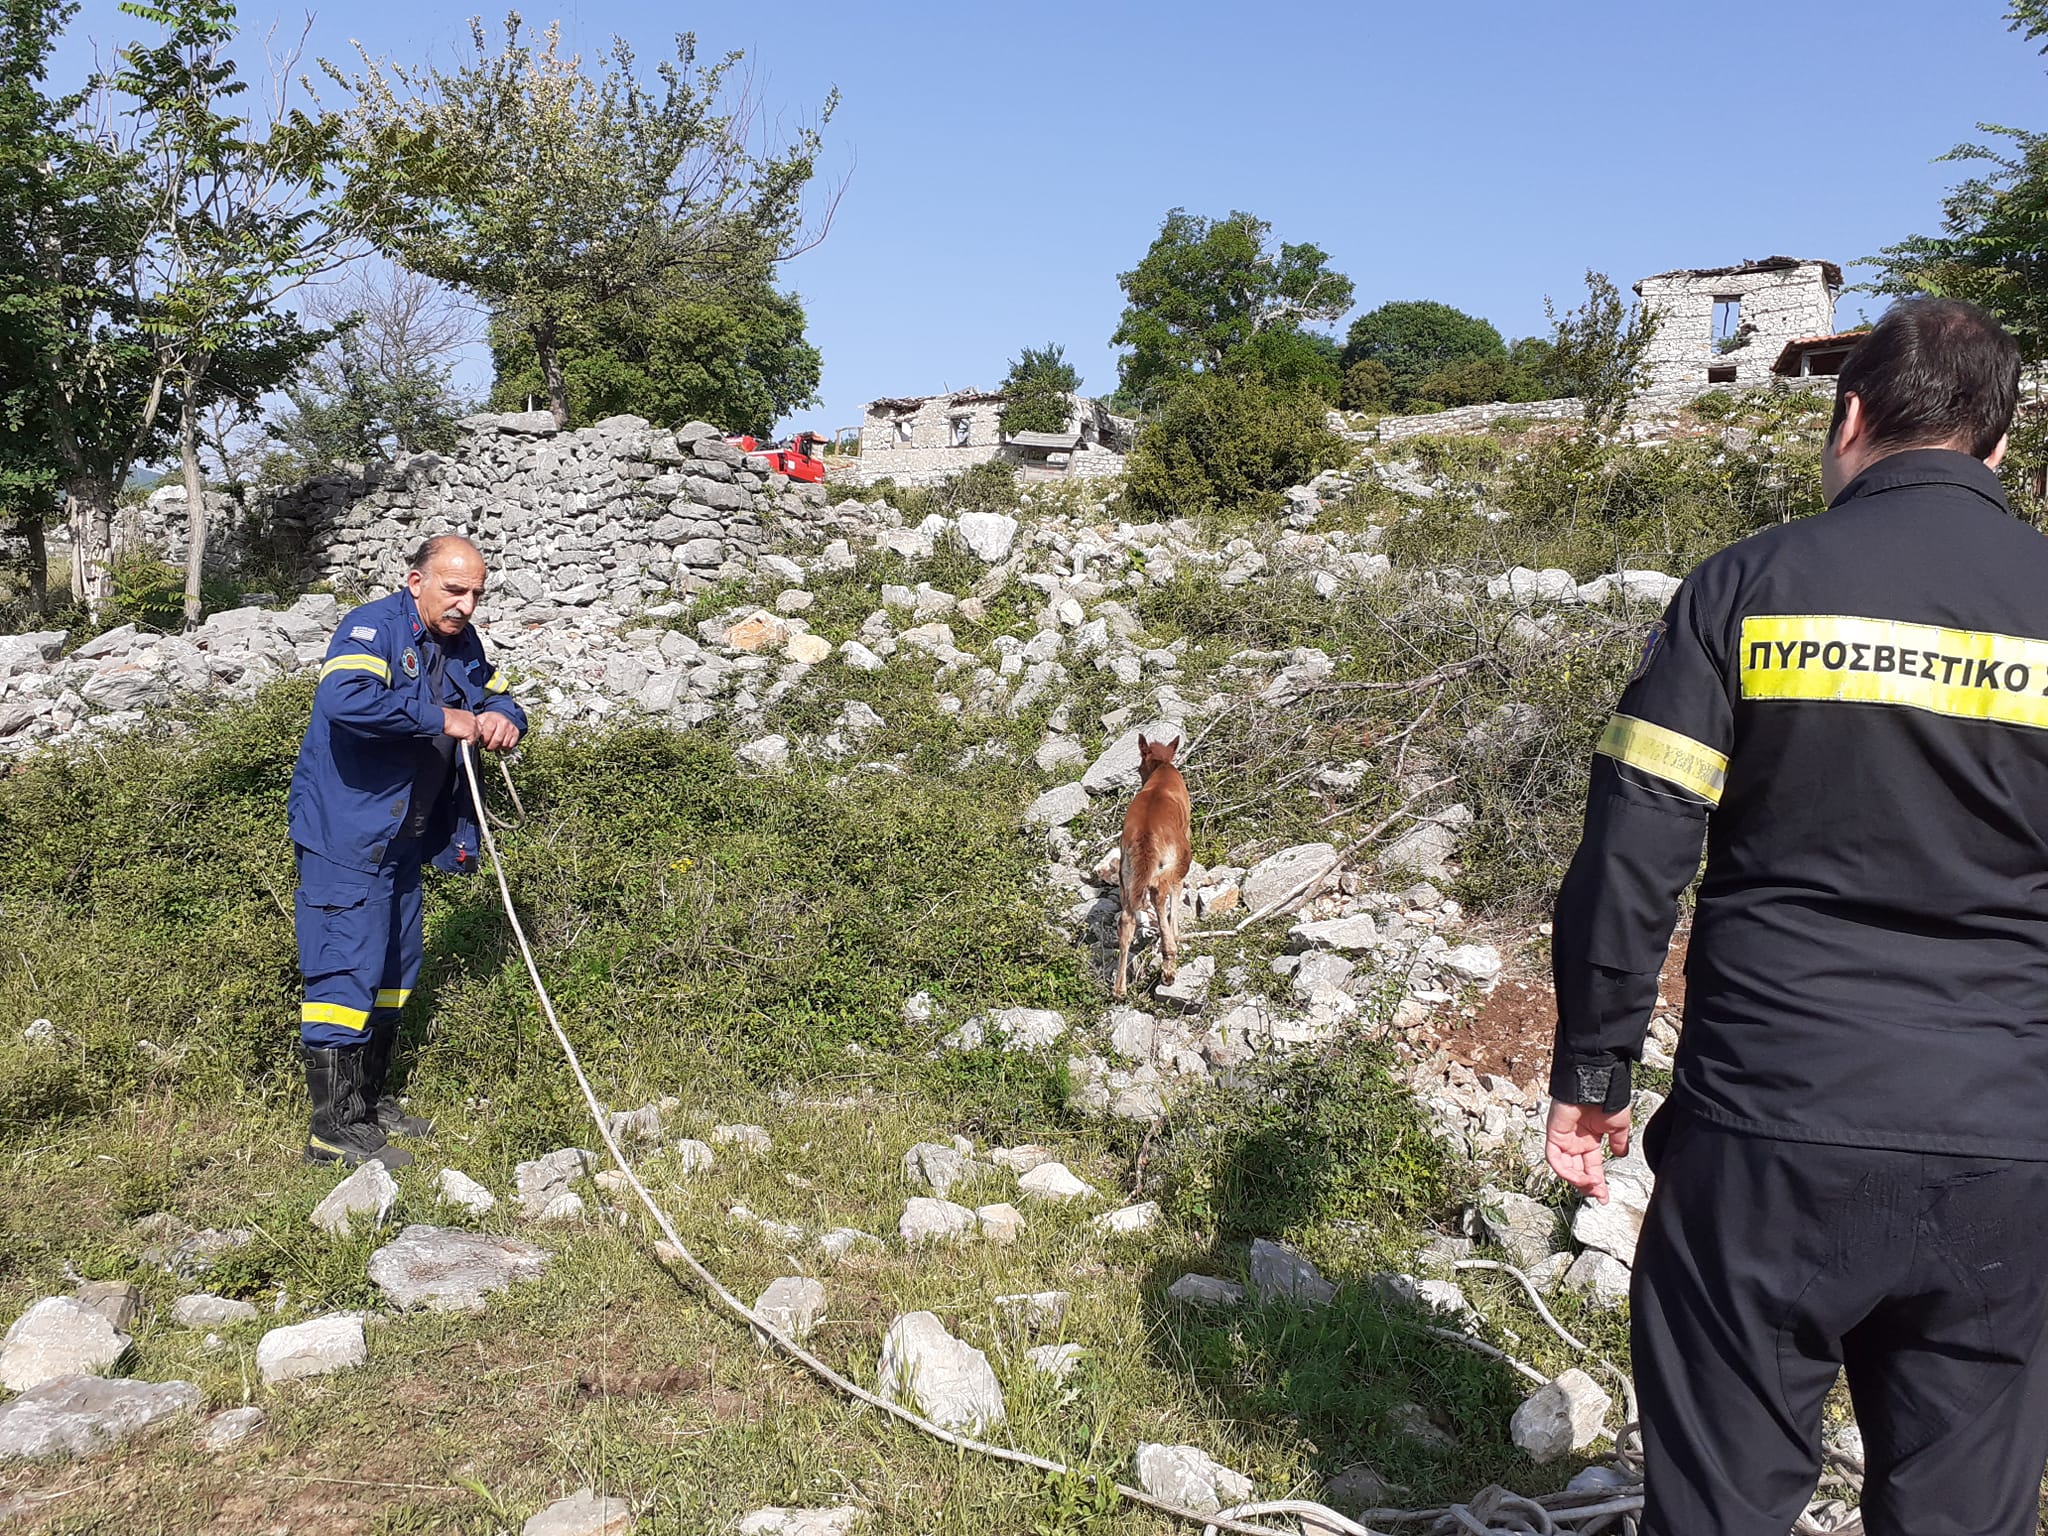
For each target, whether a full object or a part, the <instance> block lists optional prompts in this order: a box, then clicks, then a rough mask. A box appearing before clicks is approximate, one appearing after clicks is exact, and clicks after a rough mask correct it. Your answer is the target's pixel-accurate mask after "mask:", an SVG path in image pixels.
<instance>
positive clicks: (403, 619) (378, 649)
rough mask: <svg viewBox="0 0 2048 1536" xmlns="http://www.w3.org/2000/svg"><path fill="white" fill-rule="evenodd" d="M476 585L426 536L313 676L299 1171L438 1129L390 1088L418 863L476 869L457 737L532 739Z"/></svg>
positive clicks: (449, 539)
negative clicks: (491, 653) (482, 633)
mask: <svg viewBox="0 0 2048 1536" xmlns="http://www.w3.org/2000/svg"><path fill="white" fill-rule="evenodd" d="M485 577H486V572H485V570H484V559H483V556H482V555H481V554H480V553H479V552H478V551H477V547H476V546H475V545H474V544H472V543H470V542H469V540H467V539H463V538H457V537H455V536H454V535H452V534H442V535H440V536H438V537H436V538H431V539H428V540H427V541H426V543H424V544H422V545H421V546H420V547H419V550H418V552H417V553H416V554H415V555H414V556H413V558H412V566H411V569H410V570H408V571H407V572H406V578H405V585H404V587H402V588H401V589H399V590H398V591H396V592H394V593H392V594H391V595H390V596H389V597H383V598H379V599H378V600H377V601H376V602H374V603H366V604H365V605H364V606H362V607H360V608H357V609H355V610H354V611H353V612H351V613H350V614H349V615H348V616H347V617H346V618H344V619H343V620H342V621H341V628H339V629H338V630H336V631H335V633H334V639H333V640H332V641H330V642H329V643H328V646H327V663H326V665H325V666H323V667H322V668H321V669H320V686H319V689H318V691H317V692H315V694H314V695H313V718H312V720H311V722H310V723H309V724H308V725H307V727H306V739H305V742H304V743H303V744H302V745H301V746H300V748H299V760H298V765H297V766H296V767H295V768H294V769H293V771H292V788H291V796H290V799H289V800H288V801H287V810H288V813H289V815H290V818H291V832H292V842H293V843H294V844H295V845H296V846H297V850H298V866H299V890H298V896H297V899H296V902H295V910H294V913H293V916H294V920H295V924H296V927H297V929H298V940H299V972H300V974H301V975H302V976H303V977H304V978H305V996H304V1000H303V1001H302V1002H301V1004H300V1007H299V1042H300V1048H301V1051H302V1053H303V1054H304V1057H305V1062H306V1091H307V1093H308V1094H309V1095H310V1096H311V1098H312V1101H313V1113H312V1121H311V1124H310V1125H309V1126H308V1128H307V1133H306V1152H305V1156H306V1161H307V1162H311V1163H335V1162H338V1163H344V1164H346V1165H347V1166H349V1167H351V1168H353V1167H356V1166H357V1165H359V1164H361V1163H364V1162H368V1161H370V1160H371V1159H373V1158H374V1159H375V1160H377V1161H378V1162H381V1163H383V1164H384V1165H385V1166H386V1167H387V1168H399V1167H403V1166H404V1165H405V1164H407V1163H409V1162H411V1161H412V1154H411V1153H409V1152H407V1151H405V1150H404V1149H403V1148H401V1147H398V1146H396V1145H394V1144H392V1143H391V1142H390V1141H389V1139H388V1138H389V1137H392V1136H425V1135H427V1134H429V1133H430V1132H431V1131H432V1130H433V1126H432V1124H431V1123H430V1122H428V1121H425V1120H422V1119H419V1118H417V1117H416V1116H413V1115H409V1114H407V1113H406V1112H405V1110H404V1109H403V1108H402V1107H401V1106H400V1104H399V1102H398V1100H397V1099H396V1098H394V1097H392V1096H391V1094H389V1093H388V1092H387V1091H386V1085H387V1083H388V1082H389V1079H390V1075H391V1057H392V1053H393V1051H394V1050H395V1049H396V1047H397V1044H398V1019H399V1010H400V1009H402V1008H403V1007H404V1006H405V1000H406V998H407V997H409V996H410V995H411V993H412V988H413V983H414V982H415V981H417V980H418V978H419V971H420V954H421V950H422V947H423V941H424V935H423V932H422V929H421V901H420V874H421V867H422V866H423V865H424V864H427V863H429V862H431V863H432V864H434V865H435V866H436V867H438V868H441V869H445V870H448V871H450V872H452V873H455V874H468V873H470V872H472V871H473V870H475V868H476V867H477V829H476V810H475V807H474V806H472V805H471V804H470V798H469V787H468V785H467V784H465V783H463V782H462V776H461V773H460V770H459V768H458V767H457V765H456V761H455V754H456V743H457V742H463V741H467V742H472V743H474V744H475V745H476V746H479V747H485V748H489V749H490V750H493V751H503V750H504V749H506V748H508V747H511V746H513V745H515V744H516V743H517V742H518V740H519V737H520V735H521V733H522V732H524V731H525V729H526V715H525V713H524V712H523V711H522V710H521V709H520V708H519V706H518V705H517V704H516V703H514V702H513V700H512V697H511V695H510V694H509V693H508V692H506V685H505V680H504V678H503V677H502V676H501V675H500V674H499V672H498V669H497V668H496V667H494V666H493V665H492V664H491V663H490V661H489V660H488V659H487V658H486V657H485V655H484V647H483V642H482V641H481V640H479V639H478V638H477V635H476V631H475V630H473V629H471V628H470V622H469V621H470V618H471V616H472V615H473V614H475V612H476V605H477V603H478V602H479V601H480V600H481V599H482V597H483V594H484V581H485Z"/></svg>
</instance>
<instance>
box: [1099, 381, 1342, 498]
mask: <svg viewBox="0 0 2048 1536" xmlns="http://www.w3.org/2000/svg"><path fill="white" fill-rule="evenodd" d="M1327 409H1328V407H1327V405H1326V404H1325V402H1324V401H1323V400H1322V399H1321V398H1320V397H1319V396H1316V395H1313V394H1309V393H1307V392H1305V391H1296V392H1292V393H1290V392H1287V391H1282V390H1276V389H1273V388H1272V387H1270V386H1269V385H1266V384H1264V383H1262V382H1260V381H1259V380H1256V379H1236V378H1231V377H1230V376H1228V375H1227V374H1222V373H1200V374H1196V375H1195V376H1194V377H1192V378H1189V379H1187V380H1185V381H1183V382H1182V384H1181V385H1180V387H1179V388H1177V389H1175V390H1174V391H1173V393H1172V394H1170V395H1169V396H1167V399H1166V404H1165V406H1164V407H1163V408H1162V409H1161V410H1160V412H1159V415H1158V417H1157V418H1156V419H1155V420H1153V421H1151V422H1148V423H1147V424H1146V425H1145V427H1144V428H1143V430H1141V431H1140V432H1139V434H1138V441H1137V442H1136V444H1135V445H1133V447H1132V450H1131V456H1130V459H1129V461H1128V462H1127V463H1126V465H1125V467H1124V495H1125V496H1126V497H1127V498H1128V499H1129V501H1130V503H1131V505H1132V506H1133V507H1135V508H1136V509H1137V510H1139V511H1140V512H1143V513H1147V514H1151V515H1154V516H1160V517H1193V516H1198V515H1201V514H1204V513H1209V512H1215V511H1219V510H1220V511H1233V510H1244V511H1250V512H1254V513H1257V514H1261V515H1264V514H1268V513H1271V512H1273V511H1274V510H1276V509H1277V508H1278V506H1279V504H1280V492H1281V491H1283V490H1285V489H1286V488H1287V487H1288V486H1290V485H1299V484H1301V483H1302V482H1303V481H1305V480H1308V479H1311V478H1313V477H1314V476H1315V475H1316V473H1317V472H1318V471H1320V470H1325V469H1331V468H1334V467H1335V466H1337V465H1339V464H1341V463H1343V462H1345V460H1347V459H1348V458H1349V457H1350V456H1351V449H1350V447H1349V445H1348V444H1346V443H1345V441H1344V440H1343V439H1342V438H1340V437H1338V436H1337V434H1336V433H1334V432H1332V431H1331V430H1330V429H1329V427H1328V426H1327V425H1326V424H1325V421H1324V417H1325V415H1326V412H1327Z"/></svg>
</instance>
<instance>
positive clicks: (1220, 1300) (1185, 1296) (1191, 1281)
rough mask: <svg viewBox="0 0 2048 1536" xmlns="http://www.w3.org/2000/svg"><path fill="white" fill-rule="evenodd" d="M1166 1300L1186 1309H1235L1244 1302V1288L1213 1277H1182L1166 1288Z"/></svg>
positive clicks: (1233, 1282)
mask: <svg viewBox="0 0 2048 1536" xmlns="http://www.w3.org/2000/svg"><path fill="white" fill-rule="evenodd" d="M1166 1294H1167V1296H1168V1298H1170V1299H1171V1300H1173V1301H1177V1302H1179V1303H1181V1305H1183V1306H1188V1307H1235V1306H1241V1305H1242V1304H1243V1302H1244V1287H1243V1286H1241V1285H1239V1284H1238V1283H1237V1282H1236V1281H1235V1280H1219V1279H1218V1278H1217V1277H1216V1276H1214V1275H1182V1276H1181V1277H1180V1278H1179V1279H1178V1280H1176V1281H1174V1282H1173V1284H1171V1285H1169V1286H1168V1287H1167V1288H1166Z"/></svg>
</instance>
